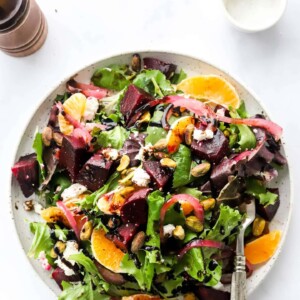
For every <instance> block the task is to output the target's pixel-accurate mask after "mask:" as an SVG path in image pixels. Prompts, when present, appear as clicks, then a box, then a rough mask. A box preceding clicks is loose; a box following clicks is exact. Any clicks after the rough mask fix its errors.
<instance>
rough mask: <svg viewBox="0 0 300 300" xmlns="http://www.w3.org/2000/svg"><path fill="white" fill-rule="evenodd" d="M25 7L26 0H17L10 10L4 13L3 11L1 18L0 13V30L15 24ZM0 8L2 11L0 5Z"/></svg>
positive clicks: (26, 4) (26, 5)
mask: <svg viewBox="0 0 300 300" xmlns="http://www.w3.org/2000/svg"><path fill="white" fill-rule="evenodd" d="M8 1H10V0H8ZM27 7H28V0H17V3H16V4H15V7H14V8H13V10H12V11H11V12H9V13H8V14H6V15H5V12H3V15H4V16H3V18H1V15H0V31H4V30H7V29H9V28H11V27H13V26H14V25H16V24H17V23H18V22H19V20H20V19H21V18H22V17H23V15H24V12H25V11H26V8H27ZM0 9H1V10H2V11H4V9H3V8H1V7H0ZM0 13H1V11H0Z"/></svg>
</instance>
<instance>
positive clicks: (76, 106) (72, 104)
mask: <svg viewBox="0 0 300 300" xmlns="http://www.w3.org/2000/svg"><path fill="white" fill-rule="evenodd" d="M85 105H86V97H85V96H84V95H83V94H81V93H76V94H73V95H72V96H71V97H70V98H68V99H67V100H66V101H65V102H64V104H63V108H64V110H65V112H66V113H67V114H69V115H71V116H72V117H73V118H74V119H75V120H76V121H80V119H81V117H82V116H83V114H84V110H85Z"/></svg>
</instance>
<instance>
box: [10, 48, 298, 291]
mask: <svg viewBox="0 0 300 300" xmlns="http://www.w3.org/2000/svg"><path fill="white" fill-rule="evenodd" d="M135 53H139V54H141V55H143V54H147V53H149V54H150V53H159V54H164V55H168V54H170V55H176V56H182V57H185V58H189V59H193V60H197V61H199V62H202V63H204V64H206V65H208V66H210V67H213V68H215V69H217V70H219V71H221V72H222V73H224V74H225V75H226V76H228V77H230V78H232V79H233V80H234V81H236V82H237V83H238V84H239V85H240V86H242V87H243V88H244V89H245V90H246V91H247V92H248V93H249V94H250V95H251V96H252V97H253V98H254V100H255V101H256V102H257V103H258V104H259V105H260V106H261V107H262V109H263V111H264V114H265V115H266V116H267V117H268V118H269V119H271V120H273V119H272V118H271V117H270V116H271V115H272V113H269V111H267V110H266V108H265V105H264V103H263V102H262V101H261V100H260V98H259V97H258V95H257V94H256V93H255V92H254V91H253V89H252V88H249V86H248V85H246V84H245V83H244V81H243V80H241V79H240V77H239V76H236V75H235V74H234V73H232V72H228V71H225V70H224V69H223V68H221V67H219V66H218V65H217V64H214V63H211V62H210V61H207V60H205V59H202V58H201V57H200V56H196V55H191V54H187V53H184V52H181V51H180V52H177V51H173V50H156V49H147V50H145V49H137V50H135V51H122V52H118V51H116V52H111V54H110V55H102V56H100V58H98V59H96V60H95V59H93V60H91V62H90V63H86V64H85V65H84V66H82V67H80V68H77V69H76V71H72V72H69V75H67V76H64V77H63V78H62V79H59V80H58V81H55V84H53V85H51V87H50V88H48V89H47V91H46V92H45V93H43V96H42V97H40V100H39V101H37V103H36V104H35V106H34V107H35V108H34V109H33V110H32V112H31V113H30V114H29V116H28V118H26V119H25V121H24V124H22V131H20V135H19V138H17V139H16V140H15V143H12V147H13V149H14V151H13V154H12V156H11V162H10V164H9V165H10V166H13V164H14V163H15V161H16V159H17V152H18V148H19V145H20V142H21V140H22V137H23V135H24V133H25V132H26V129H27V127H28V126H29V124H30V122H31V120H32V119H33V117H34V115H35V113H36V112H37V110H38V109H39V108H40V107H41V106H42V105H43V103H44V102H45V101H47V99H48V98H49V96H50V95H51V94H52V93H53V92H54V91H55V89H57V88H58V87H59V86H60V85H61V84H62V83H64V82H66V81H67V80H68V79H69V78H72V77H74V76H76V75H77V74H78V73H80V72H82V71H83V70H85V69H87V68H89V67H92V66H94V65H96V64H98V63H100V62H102V61H104V60H109V59H114V58H118V57H120V56H125V55H130V54H131V55H132V54H135ZM281 142H282V148H283V149H284V152H285V156H286V159H287V168H288V175H289V192H290V195H289V211H288V215H287V220H286V225H285V230H284V231H283V232H282V235H281V241H280V244H279V248H278V249H277V250H276V252H275V253H274V255H273V256H272V259H273V262H272V264H271V265H270V267H269V268H268V269H267V270H266V272H265V274H264V276H263V278H262V279H261V280H260V281H259V282H258V283H257V285H256V286H255V288H253V289H251V290H250V291H248V296H249V295H251V294H252V293H253V292H254V291H255V290H257V289H258V288H259V287H260V285H261V284H262V282H264V281H265V280H266V278H267V277H269V276H268V275H269V273H270V271H271V270H272V269H273V268H274V265H275V263H276V261H277V259H278V257H279V255H280V254H281V252H282V249H283V247H284V246H285V244H286V243H285V242H286V237H287V233H288V231H289V227H290V222H291V217H292V211H293V207H294V189H293V187H294V183H293V174H294V172H293V167H292V166H291V165H290V163H289V162H290V160H289V154H288V153H289V151H288V149H289V144H288V143H287V142H286V141H285V138H284V135H283V136H282V137H281ZM8 178H9V187H8V201H9V213H10V215H11V219H12V221H13V224H14V225H13V230H14V232H15V235H16V236H17V241H18V243H19V244H20V248H21V249H22V255H23V256H24V258H25V259H26V261H27V263H28V265H30V266H31V268H32V269H33V270H34V274H35V276H36V277H37V278H39V280H40V281H41V282H43V284H44V285H45V286H46V287H47V288H48V289H49V290H51V291H52V293H53V294H54V295H55V296H56V293H55V292H54V290H53V289H52V288H51V287H50V286H49V285H48V284H47V283H46V282H45V281H44V280H43V279H42V277H41V276H40V275H39V273H38V272H37V270H36V269H35V268H34V266H33V264H32V262H31V259H30V258H29V257H28V255H27V253H26V251H25V249H24V248H23V245H22V242H21V239H20V235H19V233H18V230H17V226H16V222H15V220H14V205H13V202H12V196H11V195H12V180H13V175H12V174H10V176H8Z"/></svg>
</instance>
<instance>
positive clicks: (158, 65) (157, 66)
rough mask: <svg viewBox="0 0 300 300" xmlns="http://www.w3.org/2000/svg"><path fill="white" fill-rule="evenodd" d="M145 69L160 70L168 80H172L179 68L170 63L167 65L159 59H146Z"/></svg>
mask: <svg viewBox="0 0 300 300" xmlns="http://www.w3.org/2000/svg"><path fill="white" fill-rule="evenodd" d="M143 61H144V68H145V69H153V70H159V71H161V72H162V73H164V74H165V75H166V77H167V78H170V77H171V76H172V75H173V74H174V73H175V71H176V68H177V66H176V65H173V64H169V63H165V62H163V61H161V60H159V59H157V58H153V57H145V58H144V59H143Z"/></svg>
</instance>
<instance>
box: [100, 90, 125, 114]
mask: <svg viewBox="0 0 300 300" xmlns="http://www.w3.org/2000/svg"><path fill="white" fill-rule="evenodd" d="M126 90H127V88H126V87H125V88H124V89H123V90H121V91H120V92H119V93H117V94H115V95H112V96H110V97H105V98H102V99H101V104H102V105H103V108H102V111H103V112H105V114H106V115H107V116H108V117H109V116H110V115H112V114H115V115H117V116H119V117H122V114H121V112H120V104H121V100H122V99H123V98H124V95H125V92H126Z"/></svg>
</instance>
